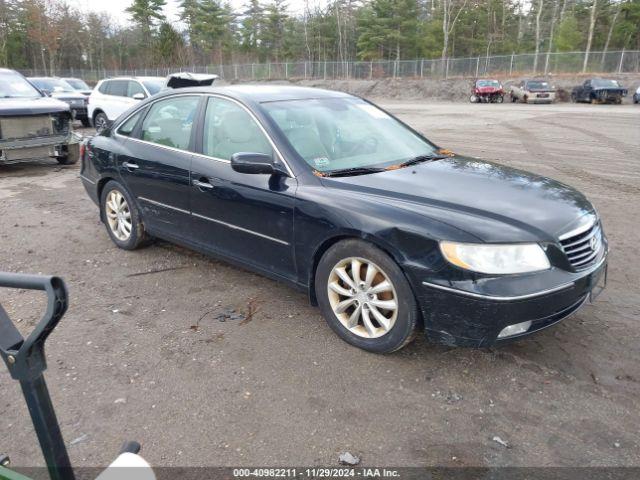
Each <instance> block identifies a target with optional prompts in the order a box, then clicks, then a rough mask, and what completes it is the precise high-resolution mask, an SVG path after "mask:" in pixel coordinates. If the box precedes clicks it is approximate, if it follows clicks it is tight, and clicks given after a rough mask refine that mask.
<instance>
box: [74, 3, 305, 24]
mask: <svg viewBox="0 0 640 480" xmlns="http://www.w3.org/2000/svg"><path fill="white" fill-rule="evenodd" d="M314 1H315V0H310V1H309V5H313V4H314ZM166 2H167V4H166V6H165V8H164V13H165V15H166V16H167V19H168V20H169V21H170V22H177V21H178V13H179V12H178V4H179V0H166ZM67 3H68V4H69V5H71V6H73V7H75V8H77V9H79V10H81V11H83V12H90V11H93V12H106V13H108V14H109V15H110V16H111V17H112V18H113V20H114V21H116V22H117V23H119V24H121V25H124V24H126V23H128V22H129V15H128V14H127V12H125V9H126V8H127V7H129V6H130V5H131V3H132V0H67ZM230 3H231V5H232V6H233V8H234V9H235V10H242V9H243V6H244V5H245V4H246V3H247V2H246V0H230ZM287 3H288V4H289V11H290V12H291V13H302V12H303V11H304V0H289V2H287Z"/></svg>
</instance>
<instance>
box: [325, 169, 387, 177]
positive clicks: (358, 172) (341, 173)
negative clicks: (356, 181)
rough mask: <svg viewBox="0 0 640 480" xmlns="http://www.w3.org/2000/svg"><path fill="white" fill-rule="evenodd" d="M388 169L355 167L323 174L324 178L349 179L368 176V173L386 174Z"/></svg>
mask: <svg viewBox="0 0 640 480" xmlns="http://www.w3.org/2000/svg"><path fill="white" fill-rule="evenodd" d="M384 171H386V168H377V167H354V168H342V169H340V170H329V171H327V172H321V173H322V176H323V177H349V176H351V175H366V174H368V173H378V172H384Z"/></svg>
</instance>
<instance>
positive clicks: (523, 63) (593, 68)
mask: <svg viewBox="0 0 640 480" xmlns="http://www.w3.org/2000/svg"><path fill="white" fill-rule="evenodd" d="M584 60H585V52H560V53H539V54H537V55H536V54H534V53H532V54H513V55H492V56H484V57H468V58H447V59H435V60H428V59H418V60H376V61H370V62H362V61H357V62H305V61H300V62H279V63H249V64H234V65H206V66H198V65H179V66H172V67H161V68H137V69H118V70H109V69H94V70H89V69H66V70H61V71H56V72H55V75H57V76H61V77H80V78H83V79H84V80H86V81H88V82H96V81H98V80H100V79H102V78H107V77H115V76H129V75H133V76H159V77H164V76H167V75H168V74H170V73H175V72H179V71H189V72H197V73H215V74H217V75H219V76H220V78H222V79H224V80H227V81H236V80H238V81H260V80H305V79H306V80H323V79H324V80H338V79H339V80H349V79H357V80H375V79H381V78H434V79H442V78H473V77H484V76H488V75H494V76H523V75H546V74H571V73H581V72H582V71H583V70H584V71H585V72H588V73H598V74H600V73H602V74H622V73H640V51H638V50H621V51H613V52H591V53H590V54H589V56H588V58H587V64H586V69H585V68H584ZM21 71H22V73H24V74H25V75H27V76H38V75H47V74H49V75H51V72H45V71H43V70H38V69H34V70H21Z"/></svg>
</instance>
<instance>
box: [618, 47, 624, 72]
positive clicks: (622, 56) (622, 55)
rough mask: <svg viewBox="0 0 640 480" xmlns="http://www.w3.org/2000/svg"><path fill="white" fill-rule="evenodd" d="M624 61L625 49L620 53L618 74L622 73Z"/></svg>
mask: <svg viewBox="0 0 640 480" xmlns="http://www.w3.org/2000/svg"><path fill="white" fill-rule="evenodd" d="M623 60H624V48H623V49H622V52H621V53H620V63H619V64H618V73H622V61H623Z"/></svg>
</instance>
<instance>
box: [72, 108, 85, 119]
mask: <svg viewBox="0 0 640 480" xmlns="http://www.w3.org/2000/svg"><path fill="white" fill-rule="evenodd" d="M71 112H72V114H73V118H74V119H76V120H82V119H87V118H89V116H88V114H87V107H71Z"/></svg>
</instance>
